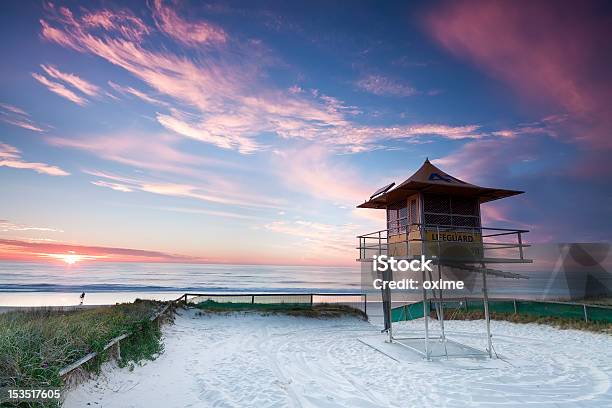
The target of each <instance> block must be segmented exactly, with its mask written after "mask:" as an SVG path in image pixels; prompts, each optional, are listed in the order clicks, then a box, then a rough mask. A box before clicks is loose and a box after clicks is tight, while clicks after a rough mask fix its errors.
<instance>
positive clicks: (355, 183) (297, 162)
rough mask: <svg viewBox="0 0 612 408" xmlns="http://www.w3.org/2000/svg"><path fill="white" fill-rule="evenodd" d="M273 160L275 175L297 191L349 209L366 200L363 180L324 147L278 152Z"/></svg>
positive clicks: (366, 190)
mask: <svg viewBox="0 0 612 408" xmlns="http://www.w3.org/2000/svg"><path fill="white" fill-rule="evenodd" d="M276 160H278V161H279V163H278V164H279V165H278V166H277V169H278V176H279V177H281V180H283V181H284V182H285V184H286V185H287V187H289V188H291V189H293V190H295V191H297V192H306V193H308V194H311V195H312V196H315V197H317V198H319V199H321V198H324V199H327V200H330V201H336V202H339V203H343V204H347V205H351V206H353V205H356V204H357V203H360V202H361V201H363V199H364V198H367V197H368V192H369V190H370V188H368V187H367V186H366V185H365V183H363V182H362V181H360V180H363V178H362V177H360V175H359V174H358V173H357V171H356V170H355V169H353V168H351V167H350V166H348V165H347V164H346V163H344V162H343V161H342V160H340V157H339V156H335V155H333V154H331V153H330V152H329V150H328V149H327V148H326V147H325V146H317V145H311V146H308V147H305V148H300V149H298V150H286V151H277V152H276Z"/></svg>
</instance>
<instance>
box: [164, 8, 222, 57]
mask: <svg viewBox="0 0 612 408" xmlns="http://www.w3.org/2000/svg"><path fill="white" fill-rule="evenodd" d="M152 8H153V18H154V19H155V23H156V24H157V27H158V28H159V29H160V30H161V31H163V32H164V33H166V34H167V35H169V36H170V37H172V38H174V39H175V40H177V41H179V42H181V43H183V44H185V45H189V46H193V47H196V46H200V45H202V44H211V43H212V44H215V43H224V42H226V41H227V34H226V33H225V31H224V30H223V29H222V28H221V27H218V26H215V25H214V24H211V23H208V22H205V21H195V22H189V21H186V20H184V19H182V18H181V17H179V15H178V14H177V13H176V11H175V10H174V9H172V8H170V7H166V6H164V4H163V1H162V0H154V1H153V7H152Z"/></svg>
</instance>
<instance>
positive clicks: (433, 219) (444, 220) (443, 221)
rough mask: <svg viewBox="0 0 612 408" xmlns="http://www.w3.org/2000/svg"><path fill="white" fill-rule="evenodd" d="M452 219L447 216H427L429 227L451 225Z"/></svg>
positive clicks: (426, 221)
mask: <svg viewBox="0 0 612 408" xmlns="http://www.w3.org/2000/svg"><path fill="white" fill-rule="evenodd" d="M451 222H452V218H451V216H450V215H447V214H425V224H427V225H451Z"/></svg>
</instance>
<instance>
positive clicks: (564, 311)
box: [391, 299, 612, 323]
mask: <svg viewBox="0 0 612 408" xmlns="http://www.w3.org/2000/svg"><path fill="white" fill-rule="evenodd" d="M443 307H444V310H445V311H446V310H448V311H450V312H452V311H453V310H457V309H463V310H466V311H479V310H482V311H484V303H483V301H482V300H475V299H465V300H449V301H444V302H443ZM433 308H434V303H430V305H429V309H430V310H433ZM489 311H490V312H491V313H518V314H525V315H531V316H538V317H563V318H566V319H574V320H585V319H586V320H588V321H594V322H607V323H612V307H606V306H593V305H583V304H578V303H560V302H542V301H536V300H513V299H504V300H498V299H495V300H489ZM421 317H423V302H416V303H411V304H409V305H404V306H399V307H395V308H393V309H392V310H391V319H392V321H394V322H400V321H403V320H413V319H418V318H421Z"/></svg>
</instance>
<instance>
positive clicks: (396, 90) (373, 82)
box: [355, 74, 418, 96]
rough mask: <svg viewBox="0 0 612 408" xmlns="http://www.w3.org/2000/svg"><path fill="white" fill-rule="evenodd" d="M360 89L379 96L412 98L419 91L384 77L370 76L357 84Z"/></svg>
mask: <svg viewBox="0 0 612 408" xmlns="http://www.w3.org/2000/svg"><path fill="white" fill-rule="evenodd" d="M355 84H356V85H357V87H358V88H360V89H362V90H364V91H366V92H370V93H373V94H374V95H379V96H412V95H416V94H418V91H417V90H416V89H415V88H414V87H412V86H410V85H409V84H407V83H404V82H402V81H399V80H396V79H393V78H390V77H387V76H383V75H375V74H370V75H367V76H365V77H363V78H361V79H359V80H358V81H357V82H356V83H355Z"/></svg>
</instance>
